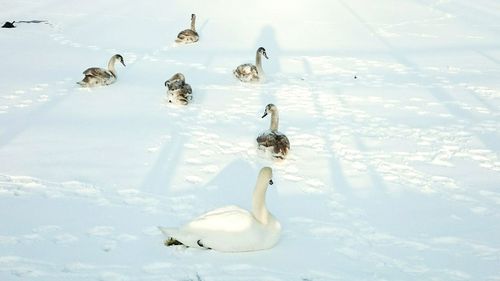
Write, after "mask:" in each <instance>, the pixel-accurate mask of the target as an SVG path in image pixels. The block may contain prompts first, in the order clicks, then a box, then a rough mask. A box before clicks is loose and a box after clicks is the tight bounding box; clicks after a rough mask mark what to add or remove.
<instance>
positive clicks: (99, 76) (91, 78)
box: [77, 54, 125, 87]
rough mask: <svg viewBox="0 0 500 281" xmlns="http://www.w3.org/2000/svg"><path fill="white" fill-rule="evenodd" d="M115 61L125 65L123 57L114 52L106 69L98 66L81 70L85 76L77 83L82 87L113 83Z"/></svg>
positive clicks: (114, 78) (114, 79)
mask: <svg viewBox="0 0 500 281" xmlns="http://www.w3.org/2000/svg"><path fill="white" fill-rule="evenodd" d="M116 61H119V62H121V64H123V66H125V62H123V57H122V56H121V55H119V54H116V55H114V56H112V57H111V58H110V59H109V62H108V69H104V68H99V67H91V68H88V69H87V70H85V71H84V72H83V74H84V75H85V77H84V78H83V79H82V81H80V82H77V83H78V84H79V85H81V86H82V87H94V86H106V85H109V84H112V83H114V82H115V81H116V78H117V76H116V69H115V63H116Z"/></svg>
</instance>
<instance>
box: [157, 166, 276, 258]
mask: <svg viewBox="0 0 500 281" xmlns="http://www.w3.org/2000/svg"><path fill="white" fill-rule="evenodd" d="M271 178H272V170H271V168H269V167H264V168H262V169H261V171H260V173H259V177H258V179H257V184H256V186H255V190H254V194H253V209H252V211H251V212H250V211H247V210H245V209H242V208H240V207H237V206H226V207H222V208H218V209H215V210H213V211H210V212H208V213H205V214H203V215H201V216H199V217H198V218H196V219H194V220H192V221H190V222H188V223H187V224H185V225H184V226H182V227H180V228H167V227H159V228H160V230H161V231H162V232H163V234H164V235H165V236H166V237H167V241H166V245H167V246H170V245H180V244H182V245H185V246H187V247H194V248H204V249H213V250H217V251H221V252H245V251H257V250H263V249H268V248H271V247H273V246H274V245H275V244H276V243H277V242H278V240H279V238H280V233H281V225H280V223H279V222H278V221H277V220H276V219H275V218H274V216H273V215H272V214H271V213H269V211H268V210H267V208H266V205H265V195H266V191H267V187H268V184H272V180H271Z"/></svg>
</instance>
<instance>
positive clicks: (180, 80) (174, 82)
mask: <svg viewBox="0 0 500 281" xmlns="http://www.w3.org/2000/svg"><path fill="white" fill-rule="evenodd" d="M165 87H167V88H168V90H167V96H168V102H169V103H175V104H182V105H187V104H188V102H189V101H190V100H192V99H193V95H192V94H193V89H192V88H191V86H190V85H189V84H188V83H186V78H185V77H184V75H183V74H182V73H176V74H174V75H173V76H172V77H171V78H170V79H168V80H167V81H165Z"/></svg>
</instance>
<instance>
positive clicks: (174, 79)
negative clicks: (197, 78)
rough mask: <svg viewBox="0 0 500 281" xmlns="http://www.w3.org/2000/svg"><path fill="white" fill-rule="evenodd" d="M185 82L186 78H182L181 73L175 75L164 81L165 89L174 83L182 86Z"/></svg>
mask: <svg viewBox="0 0 500 281" xmlns="http://www.w3.org/2000/svg"><path fill="white" fill-rule="evenodd" d="M185 81H186V78H185V77H184V74H182V73H176V74H174V75H173V76H172V77H170V79H168V80H167V81H165V87H169V88H170V86H171V85H173V84H175V83H181V84H183V83H184V82H185Z"/></svg>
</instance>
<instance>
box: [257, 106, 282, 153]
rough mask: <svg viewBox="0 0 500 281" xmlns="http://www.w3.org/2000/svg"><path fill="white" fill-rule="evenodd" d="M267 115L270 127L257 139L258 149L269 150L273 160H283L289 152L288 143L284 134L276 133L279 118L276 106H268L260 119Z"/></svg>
mask: <svg viewBox="0 0 500 281" xmlns="http://www.w3.org/2000/svg"><path fill="white" fill-rule="evenodd" d="M268 113H270V114H271V125H270V126H269V130H267V131H265V132H264V133H262V134H260V135H259V136H258V137H257V144H258V145H259V148H265V149H271V150H272V155H273V157H274V158H276V159H285V158H286V156H287V155H288V151H289V150H290V141H289V140H288V138H287V137H286V136H285V134H283V133H281V132H279V131H278V123H279V116H278V108H277V107H276V105H274V104H272V103H270V104H268V105H267V106H266V108H265V110H264V115H262V118H264V117H266V116H267V115H268Z"/></svg>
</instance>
